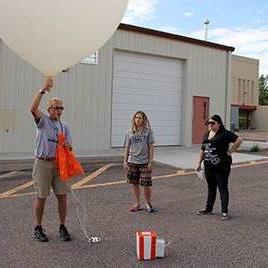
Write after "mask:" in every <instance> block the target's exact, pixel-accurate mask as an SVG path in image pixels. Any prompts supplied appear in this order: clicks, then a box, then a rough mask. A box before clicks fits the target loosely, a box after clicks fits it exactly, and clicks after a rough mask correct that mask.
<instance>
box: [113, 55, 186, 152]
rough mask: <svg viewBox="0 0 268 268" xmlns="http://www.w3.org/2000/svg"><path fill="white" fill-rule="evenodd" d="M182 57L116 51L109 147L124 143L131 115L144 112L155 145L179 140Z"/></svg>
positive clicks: (172, 143)
mask: <svg viewBox="0 0 268 268" xmlns="http://www.w3.org/2000/svg"><path fill="white" fill-rule="evenodd" d="M181 98H182V61H179V60H175V59H170V58H164V57H157V56H151V55H144V54H136V53H128V52H121V51H116V53H115V58H114V77H113V95H112V139H111V143H112V147H121V146H123V144H124V137H125V133H126V131H127V130H128V129H129V128H130V121H131V118H132V115H133V114H134V112H136V111H137V110H142V111H144V112H146V114H147V116H148V117H149V120H150V122H151V125H152V129H153V130H154V134H155V139H156V145H180V144H181V102H182V100H181Z"/></svg>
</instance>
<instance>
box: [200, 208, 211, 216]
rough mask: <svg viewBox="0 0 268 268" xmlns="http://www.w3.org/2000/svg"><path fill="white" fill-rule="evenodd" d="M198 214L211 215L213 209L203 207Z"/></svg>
mask: <svg viewBox="0 0 268 268" xmlns="http://www.w3.org/2000/svg"><path fill="white" fill-rule="evenodd" d="M196 214H197V215H211V214H212V211H211V210H207V209H202V210H199V211H198V212H197V213H196Z"/></svg>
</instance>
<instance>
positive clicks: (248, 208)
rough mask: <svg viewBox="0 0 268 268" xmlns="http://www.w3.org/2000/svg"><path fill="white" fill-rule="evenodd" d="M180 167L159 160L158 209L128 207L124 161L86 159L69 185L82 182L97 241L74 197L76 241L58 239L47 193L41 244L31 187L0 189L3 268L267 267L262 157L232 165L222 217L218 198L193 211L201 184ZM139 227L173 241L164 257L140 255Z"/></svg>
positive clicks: (8, 183)
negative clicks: (226, 216) (205, 210)
mask: <svg viewBox="0 0 268 268" xmlns="http://www.w3.org/2000/svg"><path fill="white" fill-rule="evenodd" d="M183 172H184V171H183V170H177V169H176V168H174V167H171V166H167V165H162V164H161V165H159V164H156V167H155V171H154V186H153V192H154V204H155V206H156V207H157V208H158V209H159V211H158V212H157V213H155V214H149V213H147V212H146V211H145V210H143V211H140V212H137V213H131V212H129V211H128V208H129V206H130V205H131V203H132V197H131V193H130V186H129V185H128V184H126V183H125V180H124V178H125V174H124V171H123V169H122V167H121V165H118V164H115V165H112V164H111V165H110V166H107V164H103V165H102V164H100V165H97V166H90V165H89V167H88V169H87V173H86V174H84V176H83V177H80V178H77V179H76V180H75V181H74V182H73V184H76V183H80V186H79V184H78V186H77V187H75V190H74V191H75V194H76V195H77V196H78V197H79V199H80V200H81V201H82V203H83V204H84V206H85V208H86V211H87V215H88V219H87V226H86V228H87V231H88V233H89V234H90V235H92V236H99V237H101V238H102V241H101V242H100V243H98V244H92V243H88V242H87V240H86V238H85V236H84V235H83V233H82V231H81V228H80V225H79V222H78V219H77V214H76V210H75V205H74V203H73V202H72V198H71V196H70V198H69V203H68V204H69V215H68V222H67V225H68V228H69V230H70V232H71V233H72V235H73V237H74V239H73V241H71V242H69V243H66V242H62V241H60V240H59V238H58V233H57V232H58V230H57V229H58V218H57V213H56V210H57V208H56V202H55V198H54V197H53V194H51V195H50V197H49V198H48V201H47V206H46V210H45V215H44V223H43V225H44V227H45V229H46V232H47V234H48V236H49V238H50V241H49V242H48V243H45V244H42V243H39V242H37V241H36V240H34V239H33V235H32V231H33V225H34V217H33V209H32V203H33V201H34V194H33V189H32V187H31V186H30V187H27V188H25V189H23V190H22V191H21V190H19V191H15V193H14V192H13V193H12V194H11V195H9V196H3V195H2V197H1V199H0V208H1V226H0V227H1V228H0V230H1V231H0V234H1V240H0V243H1V257H0V263H1V267H233V266H235V267H267V265H268V231H267V230H268V212H267V206H268V205H267V201H266V200H267V197H266V196H267V191H268V181H267V172H268V163H267V161H264V162H263V163H261V162H258V163H255V164H254V163H252V164H245V165H242V166H239V165H237V166H236V167H235V168H234V169H233V170H232V174H231V179H230V213H231V216H232V218H231V220H230V221H228V222H222V221H220V214H219V212H220V207H219V199H217V200H216V206H215V210H214V214H213V215H212V216H203V217H202V216H197V215H196V211H197V210H198V209H200V208H202V207H203V206H204V204H205V199H206V184H205V182H201V181H200V180H199V179H198V178H197V176H196V174H194V172H191V171H190V172H188V171H187V173H183ZM30 173H31V171H24V173H23V174H17V175H16V174H15V173H14V174H13V175H12V174H11V177H9V178H5V177H0V189H1V193H3V192H6V191H8V190H10V189H14V188H15V189H16V188H17V187H18V186H21V185H25V184H26V183H28V182H29V181H30ZM92 174H93V175H92ZM2 175H3V174H2ZM6 175H7V174H6ZM85 179H86V180H85ZM81 182H82V183H81ZM137 230H156V231H157V233H158V236H159V237H161V238H163V239H165V241H166V242H170V245H169V246H168V247H167V248H166V256H165V257H164V258H163V259H157V260H156V261H146V262H139V261H138V260H137V257H136V241H135V232H136V231H137Z"/></svg>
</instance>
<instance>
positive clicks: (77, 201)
mask: <svg viewBox="0 0 268 268" xmlns="http://www.w3.org/2000/svg"><path fill="white" fill-rule="evenodd" d="M70 190H71V193H72V197H73V202H74V205H75V209H76V213H77V217H78V221H79V224H80V226H81V229H82V231H83V233H84V235H85V237H86V238H87V241H88V242H89V243H91V242H94V241H93V240H94V239H93V237H90V236H89V235H88V232H87V230H86V227H85V224H83V221H82V219H81V215H80V213H79V209H78V206H79V204H80V206H81V207H82V212H83V215H84V217H83V218H84V222H85V221H86V218H87V217H86V216H87V213H86V208H85V206H84V205H83V203H82V202H81V200H79V198H78V197H77V195H76V194H75V193H74V190H73V189H72V187H70Z"/></svg>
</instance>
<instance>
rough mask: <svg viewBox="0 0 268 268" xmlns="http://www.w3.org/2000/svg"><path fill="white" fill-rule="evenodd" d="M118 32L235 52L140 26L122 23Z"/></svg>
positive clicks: (225, 47) (232, 49)
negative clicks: (151, 36) (122, 31)
mask: <svg viewBox="0 0 268 268" xmlns="http://www.w3.org/2000/svg"><path fill="white" fill-rule="evenodd" d="M118 30H124V31H131V32H137V33H143V34H147V35H154V36H158V37H162V38H168V39H172V40H178V41H182V42H186V43H190V44H195V45H200V46H206V47H212V48H216V49H220V50H225V51H230V52H233V51H234V50H235V48H234V47H229V46H225V45H221V44H217V43H213V42H208V41H204V40H200V39H195V38H191V37H186V36H182V35H177V34H172V33H168V32H162V31H158V30H153V29H149V28H144V27H140V26H135V25H130V24H125V23H120V24H119V26H118Z"/></svg>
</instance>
